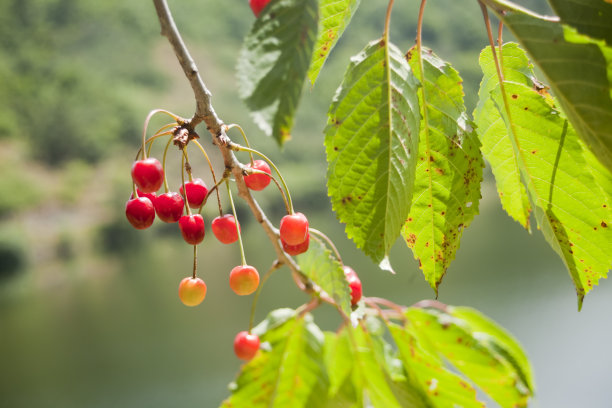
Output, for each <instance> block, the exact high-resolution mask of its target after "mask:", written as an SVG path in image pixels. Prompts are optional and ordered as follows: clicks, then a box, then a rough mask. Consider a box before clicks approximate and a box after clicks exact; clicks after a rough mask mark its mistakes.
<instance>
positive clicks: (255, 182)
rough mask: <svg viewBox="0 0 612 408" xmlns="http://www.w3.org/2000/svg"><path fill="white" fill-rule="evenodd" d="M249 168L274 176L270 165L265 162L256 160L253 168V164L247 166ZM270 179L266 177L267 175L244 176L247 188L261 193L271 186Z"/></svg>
mask: <svg viewBox="0 0 612 408" xmlns="http://www.w3.org/2000/svg"><path fill="white" fill-rule="evenodd" d="M246 167H248V168H252V169H255V170H260V171H263V172H266V173H268V174H270V175H271V174H272V170H270V166H268V163H266V162H265V161H263V160H255V161H253V165H252V166H251V164H250V163H249V164H247V166H246ZM270 180H271V179H270V177H268V176H266V175H265V174H261V173H259V174H255V173H253V174H249V175H248V176H244V182H245V184H246V186H247V187H248V188H250V189H251V190H255V191H260V190H263V189H264V188H266V187H268V184H270Z"/></svg>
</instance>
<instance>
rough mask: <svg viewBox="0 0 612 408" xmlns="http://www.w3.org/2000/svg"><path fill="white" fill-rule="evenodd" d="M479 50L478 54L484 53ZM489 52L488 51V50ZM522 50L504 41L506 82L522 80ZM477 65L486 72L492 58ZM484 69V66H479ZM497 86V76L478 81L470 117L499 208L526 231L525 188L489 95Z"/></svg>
mask: <svg viewBox="0 0 612 408" xmlns="http://www.w3.org/2000/svg"><path fill="white" fill-rule="evenodd" d="M486 51H487V49H485V51H483V53H482V55H484V54H485V53H486ZM489 53H490V51H489ZM524 60H525V53H524V52H523V51H522V50H520V49H519V48H518V47H517V46H516V45H511V44H506V45H505V47H504V67H505V68H504V75H505V76H506V79H507V80H508V81H516V82H526V81H528V80H529V78H530V75H531V70H530V69H527V70H525V63H526V62H525V61H524ZM480 64H481V66H484V65H485V64H486V70H487V72H491V70H493V72H494V71H495V65H494V62H493V59H492V58H487V59H486V60H484V59H483V58H481V60H480ZM483 69H485V68H483ZM498 86H499V81H498V80H497V77H495V76H491V75H485V76H484V77H483V78H482V82H481V83H480V90H479V92H478V95H479V97H480V98H479V100H478V105H477V106H476V109H475V110H474V120H475V121H476V123H477V124H478V134H479V136H480V140H481V142H482V147H481V149H482V153H483V154H484V156H485V157H486V159H487V161H488V162H489V164H490V165H491V170H492V171H493V175H494V176H495V181H496V184H497V192H498V194H499V198H500V200H501V204H502V207H503V208H504V210H505V211H506V212H507V213H508V215H510V216H511V217H512V218H513V219H514V220H515V221H517V222H518V223H519V224H521V225H522V226H523V227H525V229H527V230H530V226H529V214H530V213H531V204H530V203H529V196H528V195H527V190H526V189H525V186H524V185H523V183H522V182H521V171H520V167H519V163H518V162H517V160H516V156H515V154H514V150H513V149H512V141H511V138H510V136H509V135H508V132H507V131H506V125H505V123H504V121H503V120H501V118H500V117H499V115H498V114H497V112H496V107H495V106H494V104H493V101H492V100H491V98H490V94H491V92H492V91H493V90H494V89H496V88H497V87H498Z"/></svg>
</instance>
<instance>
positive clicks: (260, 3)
mask: <svg viewBox="0 0 612 408" xmlns="http://www.w3.org/2000/svg"><path fill="white" fill-rule="evenodd" d="M269 2H270V0H249V5H250V6H251V10H253V14H255V17H259V13H261V11H262V10H263V9H264V7H266V5H267V4H268V3H269Z"/></svg>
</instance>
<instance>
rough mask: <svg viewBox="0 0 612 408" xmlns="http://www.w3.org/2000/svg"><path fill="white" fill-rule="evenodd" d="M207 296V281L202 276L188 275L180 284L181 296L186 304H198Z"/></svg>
mask: <svg viewBox="0 0 612 408" xmlns="http://www.w3.org/2000/svg"><path fill="white" fill-rule="evenodd" d="M205 297H206V283H204V281H203V280H202V279H200V278H192V277H187V278H185V279H183V280H182V281H181V283H180V284H179V298H180V299H181V302H183V304H184V305H185V306H197V305H199V304H200V303H202V301H203V300H204V298H205Z"/></svg>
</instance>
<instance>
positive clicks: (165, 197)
mask: <svg viewBox="0 0 612 408" xmlns="http://www.w3.org/2000/svg"><path fill="white" fill-rule="evenodd" d="M154 204H155V212H156V213H157V216H158V217H159V219H160V220H162V221H163V222H177V221H178V220H179V219H180V218H181V216H182V215H183V208H184V205H185V204H184V202H183V197H181V195H180V194H179V193H177V192H169V193H165V194H160V195H159V196H157V199H156V200H155V203H154Z"/></svg>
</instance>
